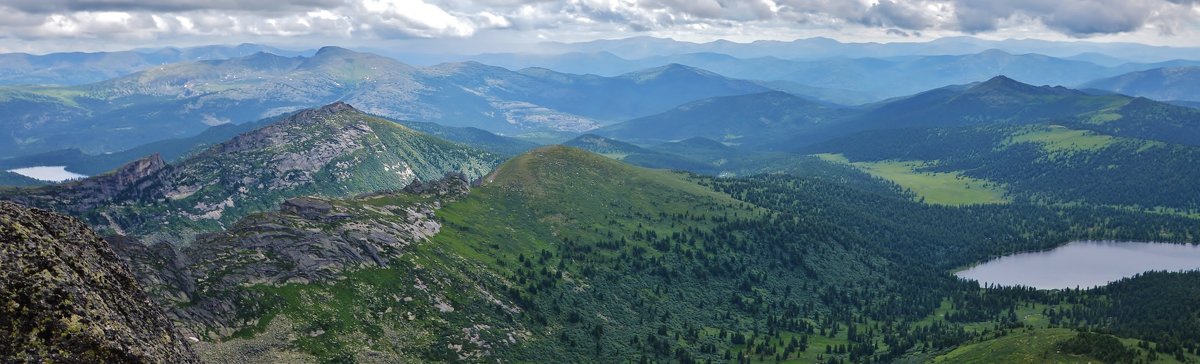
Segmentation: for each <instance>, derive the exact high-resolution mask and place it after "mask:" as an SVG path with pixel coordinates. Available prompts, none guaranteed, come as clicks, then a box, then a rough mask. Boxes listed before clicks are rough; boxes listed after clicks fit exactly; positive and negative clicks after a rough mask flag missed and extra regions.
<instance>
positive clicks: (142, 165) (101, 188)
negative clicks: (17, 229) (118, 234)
mask: <svg viewBox="0 0 1200 364" xmlns="http://www.w3.org/2000/svg"><path fill="white" fill-rule="evenodd" d="M164 168H167V162H166V161H164V160H163V159H162V156H160V155H158V154H157V153H155V154H152V155H150V156H147V157H145V158H142V159H138V160H136V161H133V162H129V163H127V164H125V165H124V166H121V167H120V168H117V169H116V170H114V171H112V172H109V173H105V174H102V175H99V176H95V177H91V178H85V179H82V180H79V181H75V182H68V183H64V184H61V185H53V186H45V187H39V188H32V189H10V190H3V191H0V199H6V200H11V201H14V202H17V203H20V204H23V205H27V206H34V207H40V208H48V209H53V210H56V211H61V212H66V213H71V214H80V213H82V212H84V211H88V210H90V209H92V208H95V207H97V206H100V205H103V204H105V203H108V202H111V201H113V199H115V198H116V197H117V196H118V195H119V194H121V193H122V192H124V191H126V190H128V189H130V188H131V187H134V186H135V185H137V184H138V182H140V181H142V179H144V178H146V177H149V176H150V175H153V174H155V173H158V172H159V171H161V170H163V169H164Z"/></svg>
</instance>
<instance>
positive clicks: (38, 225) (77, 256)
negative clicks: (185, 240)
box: [0, 202, 196, 363]
mask: <svg viewBox="0 0 1200 364" xmlns="http://www.w3.org/2000/svg"><path fill="white" fill-rule="evenodd" d="M0 262H2V264H0V335H2V337H0V362H4V363H17V362H38V363H41V362H80V363H97V362H125V363H128V362H145V363H190V362H196V359H195V354H194V353H193V352H192V350H191V348H190V347H189V346H188V344H187V343H186V342H185V341H184V339H183V337H182V336H181V335H180V334H179V332H178V331H176V328H175V326H174V325H173V324H172V322H171V321H170V320H168V319H167V318H166V317H165V316H164V315H163V313H162V312H161V311H160V310H159V309H158V308H157V307H156V306H154V305H153V304H152V303H151V302H150V300H148V299H147V296H146V295H145V293H143V292H142V290H141V288H140V286H139V285H138V283H137V281H135V280H134V277H133V276H132V275H131V274H130V272H129V270H127V269H126V268H125V266H124V265H122V264H121V261H120V260H119V259H118V258H117V256H116V255H115V254H114V253H113V251H112V250H111V249H110V248H109V247H108V244H106V243H105V242H104V240H102V239H100V238H99V237H98V236H96V234H95V233H93V232H92V230H91V229H89V228H88V227H87V226H85V225H84V224H83V223H82V222H80V221H78V220H75V219H72V218H69V217H65V216H61V215H58V214H55V213H51V212H47V211H42V210H36V209H27V208H24V207H22V206H19V205H17V204H14V203H10V202H0Z"/></svg>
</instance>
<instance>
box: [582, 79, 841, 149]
mask: <svg viewBox="0 0 1200 364" xmlns="http://www.w3.org/2000/svg"><path fill="white" fill-rule="evenodd" d="M854 112H855V111H853V110H851V109H839V108H835V107H831V106H828V105H827V104H825V103H820V102H815V101H811V100H808V99H804V98H801V97H798V96H795V95H792V94H789V93H786V92H782V91H772V92H766V93H758V94H750V95H739V96H727V97H715V98H710V99H704V100H700V101H695V102H691V103H687V104H684V105H681V106H679V107H677V108H675V109H672V110H670V111H667V112H664V113H661V114H656V115H651V116H647V117H642V118H637V119H633V120H629V121H626V122H623V123H619V124H614V125H610V126H607V127H603V128H600V129H597V130H595V131H593V133H595V134H597V135H601V136H606V137H611V138H616V139H619V140H626V141H632V142H637V143H661V142H667V141H677V140H683V139H688V138H694V137H704V138H709V139H713V140H719V141H723V142H726V143H733V144H757V143H761V142H764V141H766V140H771V139H774V138H776V137H781V136H794V135H799V134H803V133H804V132H805V131H809V130H814V129H817V128H820V127H824V126H825V125H826V124H828V123H831V122H833V121H836V120H839V119H842V118H845V117H846V116H847V115H850V114H853V113H854Z"/></svg>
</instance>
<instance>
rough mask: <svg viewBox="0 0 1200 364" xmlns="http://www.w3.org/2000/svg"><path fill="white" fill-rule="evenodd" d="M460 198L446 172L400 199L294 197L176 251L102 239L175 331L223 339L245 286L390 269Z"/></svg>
mask: <svg viewBox="0 0 1200 364" xmlns="http://www.w3.org/2000/svg"><path fill="white" fill-rule="evenodd" d="M468 191H469V186H468V182H467V179H466V176H465V175H463V174H461V173H448V174H447V175H446V177H445V178H443V179H441V180H435V181H431V182H425V183H421V182H413V183H412V184H410V185H409V188H406V192H405V194H404V195H399V194H386V193H382V194H374V195H372V196H370V197H360V199H359V200H350V201H339V200H328V199H322V198H315V197H297V198H292V199H289V200H287V201H285V202H283V203H281V204H280V207H279V210H278V211H273V212H265V213H258V214H253V215H250V216H247V217H245V218H243V219H241V220H240V221H238V222H237V223H236V224H234V226H232V227H231V228H229V229H228V230H227V231H224V232H219V233H211V234H204V235H201V236H199V237H198V238H197V239H196V241H195V242H193V243H192V244H190V245H188V246H186V247H181V248H176V247H173V246H171V245H169V244H166V243H158V244H153V245H144V244H142V243H141V242H139V241H136V240H134V239H131V238H128V237H124V236H112V237H109V238H108V240H109V243H110V244H112V247H113V249H114V250H116V251H117V255H118V256H120V257H121V258H122V259H125V260H126V263H127V264H128V265H129V266H130V267H131V269H132V270H133V272H134V275H136V276H137V278H138V280H139V281H140V282H142V284H143V285H144V286H145V287H146V291H147V292H148V293H149V294H150V295H151V296H152V297H153V298H154V299H155V300H156V301H158V303H159V304H160V305H161V306H163V307H167V308H168V309H169V311H168V312H167V315H168V316H169V317H171V318H172V319H173V320H176V321H177V322H179V323H181V330H183V331H184V332H186V333H187V335H188V336H195V337H199V338H222V337H226V336H228V335H230V334H232V333H234V332H235V331H237V330H238V329H241V328H243V327H244V326H245V322H244V320H245V316H246V315H245V314H244V313H245V312H244V311H246V310H252V309H253V306H254V302H255V301H256V297H255V296H254V295H255V294H256V293H255V292H254V291H252V290H246V289H244V287H246V286H248V285H259V284H262V285H280V284H286V283H310V282H321V281H328V280H332V279H336V278H339V277H340V276H341V275H342V274H343V272H345V271H350V270H356V269H361V268H370V267H388V266H390V265H391V264H392V259H394V258H395V257H398V256H400V255H401V254H402V253H403V252H404V251H405V249H406V248H407V247H408V246H409V245H411V244H413V243H416V242H419V241H422V240H425V239H427V238H428V237H430V236H432V235H434V234H436V233H437V232H438V231H439V230H440V229H441V225H440V224H439V223H438V222H437V221H436V220H435V219H434V210H435V209H436V208H437V207H439V206H440V205H441V204H442V203H443V202H446V201H449V200H452V199H455V198H458V197H461V196H463V195H465V194H466V193H467V192H468ZM366 199H370V201H372V202H371V203H363V201H367V200H366ZM411 199H418V200H420V201H417V202H413V201H411Z"/></svg>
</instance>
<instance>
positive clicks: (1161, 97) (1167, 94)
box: [1081, 66, 1200, 102]
mask: <svg viewBox="0 0 1200 364" xmlns="http://www.w3.org/2000/svg"><path fill="white" fill-rule="evenodd" d="M1081 87H1084V88H1093V89H1100V90H1105V91H1112V92H1117V93H1121V94H1125V95H1130V96H1141V97H1146V98H1150V99H1154V100H1158V101H1192V102H1196V101H1200V66H1191V67H1164V68H1155V69H1151V70H1145V71H1138V72H1131V73H1127V74H1124V75H1120V76H1115V77H1110V78H1105V79H1100V80H1095V81H1091V82H1088V83H1085V84H1083V85H1082V86H1081Z"/></svg>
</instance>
